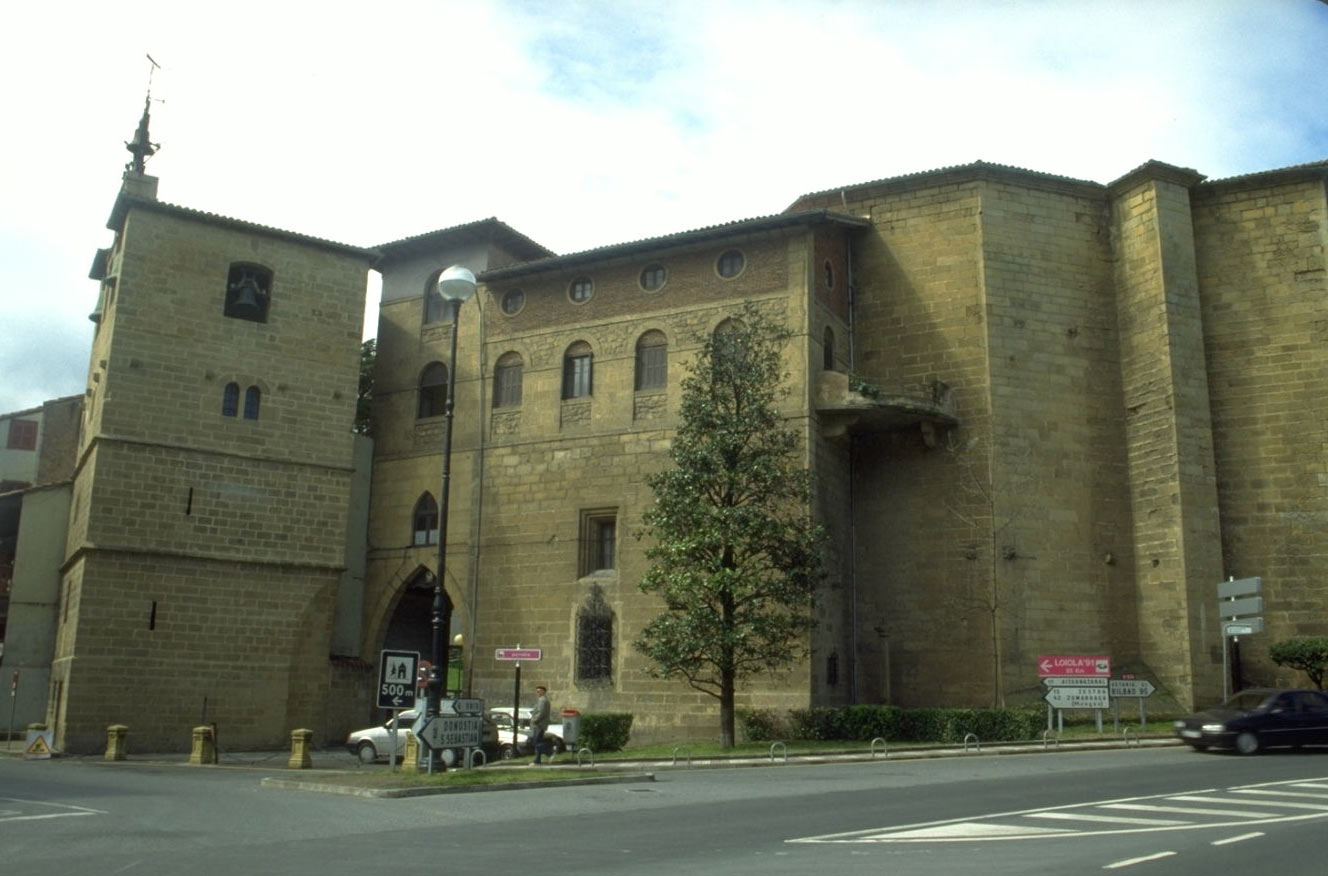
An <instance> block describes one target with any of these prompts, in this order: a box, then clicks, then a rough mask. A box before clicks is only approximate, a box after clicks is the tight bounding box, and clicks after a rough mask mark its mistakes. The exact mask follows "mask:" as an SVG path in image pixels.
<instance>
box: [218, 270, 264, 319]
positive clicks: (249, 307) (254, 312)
mask: <svg viewBox="0 0 1328 876" xmlns="http://www.w3.org/2000/svg"><path fill="white" fill-rule="evenodd" d="M227 309H228V310H229V311H230V312H231V313H232V314H233V315H235V316H238V317H240V318H242V319H256V318H261V317H262V316H263V314H264V313H265V312H266V311H267V291H266V290H264V289H263V287H262V286H260V285H259V283H258V278H256V277H255V276H254V275H253V274H252V273H249V272H245V273H244V274H243V275H241V276H240V278H239V279H238V280H237V281H236V282H234V283H233V284H231V303H230V307H229V308H227Z"/></svg>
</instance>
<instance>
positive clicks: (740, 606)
mask: <svg viewBox="0 0 1328 876" xmlns="http://www.w3.org/2000/svg"><path fill="white" fill-rule="evenodd" d="M789 337H790V332H789V331H788V329H787V328H785V327H783V326H781V325H779V324H777V323H775V322H773V321H772V320H770V319H768V318H767V317H765V316H764V315H762V313H761V312H760V310H759V309H758V308H757V307H756V306H755V305H753V304H751V303H750V302H749V303H748V304H746V305H745V306H744V309H743V312H742V315H741V318H740V319H739V320H731V321H729V322H727V323H725V325H723V326H721V327H720V329H719V330H717V331H716V332H715V333H714V334H713V335H712V336H711V337H710V338H709V339H708V340H707V341H706V342H705V344H704V345H703V346H702V348H701V350H700V352H699V353H698V354H697V357H696V359H695V360H694V361H693V362H691V363H690V364H689V365H688V366H687V371H688V376H687V377H686V378H684V379H683V381H682V399H681V405H680V408H679V421H680V422H679V426H678V432H677V435H676V436H675V438H674V440H673V443H672V447H671V449H670V452H669V455H670V457H671V459H672V463H673V464H672V466H671V467H669V468H668V469H666V470H664V471H662V472H660V473H659V474H657V475H654V476H652V477H650V478H649V479H648V481H647V483H648V484H649V486H650V487H651V489H652V490H653V491H654V494H655V503H654V505H653V506H652V507H651V508H650V509H649V510H648V511H647V512H646V513H645V515H644V522H645V527H644V529H643V530H642V531H641V532H640V533H638V536H639V537H645V538H648V539H651V540H652V542H653V543H652V544H651V545H650V546H649V547H648V548H647V549H646V551H645V555H646V558H647V559H648V560H649V561H650V563H651V565H650V567H649V569H648V570H647V572H646V574H645V576H644V578H643V579H642V581H641V590H642V591H643V592H645V593H652V594H657V595H659V596H660V597H662V598H663V600H664V603H665V605H666V606H667V608H666V610H665V611H664V612H663V613H662V614H660V615H658V616H657V617H655V618H654V620H652V621H651V622H650V623H649V624H648V625H647V626H646V627H645V628H644V629H643V630H642V631H641V633H640V635H639V636H638V637H637V639H636V641H635V643H634V644H635V647H636V648H637V650H639V651H640V652H642V653H643V654H645V655H646V656H647V657H648V658H650V660H651V661H652V662H653V664H654V666H653V667H652V671H653V674H654V675H655V676H656V677H662V678H682V679H684V680H685V681H686V682H687V683H688V684H689V685H691V686H692V687H693V688H695V689H696V690H698V691H701V692H703V693H706V694H709V695H710V696H713V697H715V698H716V699H718V700H719V720H720V732H721V740H722V743H723V744H724V745H725V746H731V745H733V742H734V693H735V690H736V689H737V686H738V685H739V683H741V682H742V681H743V680H745V679H747V678H749V677H751V676H752V675H754V674H756V673H759V672H773V671H776V670H778V669H781V668H785V667H787V666H789V665H791V664H793V663H794V662H796V661H797V660H799V659H801V658H802V657H803V655H804V646H805V642H806V634H807V632H808V631H809V630H810V629H811V627H812V625H813V623H814V621H813V617H812V610H813V607H814V597H815V591H816V587H817V584H818V583H819V582H820V580H821V577H822V574H823V573H822V566H821V557H822V549H823V543H824V533H823V531H822V529H821V527H820V526H819V525H817V524H815V523H814V522H813V521H812V519H811V515H810V505H809V490H808V484H809V475H808V472H807V470H806V469H805V468H800V467H799V465H798V463H799V462H800V460H801V458H802V457H801V454H800V448H801V446H802V442H801V440H800V439H799V437H798V434H797V433H796V431H794V429H793V428H792V427H791V426H790V425H789V424H788V423H787V422H786V421H785V420H784V417H783V416H782V415H781V414H780V412H779V410H778V409H777V403H778V401H779V399H781V398H784V397H786V396H787V395H788V392H789V390H788V387H787V386H786V383H785V382H786V380H787V378H788V374H787V372H786V370H785V369H784V364H783V355H782V354H783V349H784V345H785V343H786V342H787V341H788V339H789Z"/></svg>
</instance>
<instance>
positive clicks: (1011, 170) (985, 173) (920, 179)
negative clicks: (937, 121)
mask: <svg viewBox="0 0 1328 876" xmlns="http://www.w3.org/2000/svg"><path fill="white" fill-rule="evenodd" d="M1015 176H1018V177H1022V178H1025V179H1032V180H1038V181H1041V182H1049V183H1055V184H1057V185H1061V186H1065V185H1069V186H1076V187H1078V186H1088V187H1091V188H1094V189H1101V188H1102V184H1101V183H1096V182H1093V181H1091V180H1084V179H1076V178H1074V177H1070V176H1061V175H1059V174H1054V173H1045V172H1043V171H1040V170H1030V169H1029V168H1026V167H1015V166H1014V165H1010V164H996V163H994V162H990V161H982V160H978V161H974V162H971V163H969V164H952V165H949V166H946V167H938V168H933V169H931V170H921V171H916V172H914V173H905V174H901V175H899V176H889V177H882V178H881V179H874V180H869V181H867V182H860V183H852V184H850V185H846V186H834V187H833V188H828V189H823V190H821V191H819V192H808V193H807V194H805V195H801V196H799V197H798V198H797V199H796V200H794V201H793V203H792V204H790V205H789V206H788V207H787V208H786V209H788V210H795V209H797V208H798V206H799V205H800V204H802V203H804V202H806V201H809V200H813V199H816V198H824V197H827V196H830V195H836V194H838V195H841V196H844V197H847V195H848V193H849V192H856V191H859V190H861V189H869V188H879V187H883V186H890V187H895V186H902V187H910V188H911V187H916V186H920V185H931V184H937V183H940V182H942V181H944V180H945V179H946V178H953V179H979V178H984V177H1015Z"/></svg>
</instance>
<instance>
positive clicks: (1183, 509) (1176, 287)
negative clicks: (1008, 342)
mask: <svg viewBox="0 0 1328 876" xmlns="http://www.w3.org/2000/svg"><path fill="white" fill-rule="evenodd" d="M1193 181H1194V179H1193V177H1192V176H1191V177H1188V178H1187V177H1184V176H1179V177H1178V176H1177V175H1176V174H1168V173H1151V172H1149V171H1148V170H1145V171H1141V172H1140V173H1139V174H1136V175H1135V176H1134V177H1131V178H1127V179H1126V180H1123V181H1121V182H1120V183H1118V184H1117V186H1116V189H1115V190H1114V192H1113V199H1112V209H1113V215H1114V222H1115V226H1116V228H1115V234H1116V284H1117V296H1118V302H1119V304H1118V319H1119V325H1120V335H1121V375H1122V380H1123V389H1124V406H1125V430H1126V451H1127V453H1128V454H1129V467H1130V490H1131V503H1132V505H1133V515H1134V526H1135V576H1136V579H1137V582H1138V588H1139V598H1138V603H1137V610H1138V613H1139V629H1140V647H1141V650H1142V657H1143V659H1144V661H1145V662H1146V663H1147V665H1148V666H1149V668H1150V669H1151V670H1152V671H1153V672H1154V673H1155V674H1156V677H1157V678H1158V679H1160V680H1161V681H1162V682H1163V684H1164V685H1166V686H1167V687H1168V688H1169V689H1171V690H1172V691H1174V692H1175V693H1176V694H1177V696H1178V698H1180V699H1181V701H1182V702H1184V701H1185V700H1186V699H1187V698H1188V697H1190V696H1193V697H1194V698H1196V699H1199V700H1204V701H1207V700H1211V699H1215V698H1217V697H1218V696H1220V693H1221V677H1220V674H1219V672H1217V671H1216V669H1215V667H1220V665H1221V654H1220V651H1214V650H1213V649H1214V648H1217V647H1219V646H1220V640H1219V639H1218V638H1217V637H1216V636H1215V632H1216V627H1215V624H1214V618H1213V614H1212V613H1213V608H1212V603H1213V602H1214V598H1215V597H1214V593H1215V590H1216V585H1217V582H1218V581H1219V580H1221V576H1222V567H1221V542H1220V537H1221V530H1220V524H1219V518H1218V512H1217V489H1216V473H1215V470H1214V462H1213V437H1212V421H1211V418H1210V416H1209V404H1208V381H1207V377H1206V368H1205V360H1204V346H1203V343H1204V335H1203V319H1202V314H1201V312H1200V307H1199V296H1198V284H1197V278H1196V274H1195V256H1194V235H1193V230H1192V227H1191V222H1190V206H1189V192H1188V186H1189V185H1190V184H1192V183H1193ZM1214 658H1216V659H1214Z"/></svg>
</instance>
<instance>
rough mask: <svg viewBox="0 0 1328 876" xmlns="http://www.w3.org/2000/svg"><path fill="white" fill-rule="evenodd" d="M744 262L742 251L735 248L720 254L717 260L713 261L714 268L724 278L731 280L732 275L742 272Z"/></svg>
mask: <svg viewBox="0 0 1328 876" xmlns="http://www.w3.org/2000/svg"><path fill="white" fill-rule="evenodd" d="M746 263H747V262H746V259H744V258H743V256H742V253H740V252H738V251H737V250H736V249H731V250H729V251H728V252H726V253H724V254H723V255H721V256H720V257H719V261H717V262H715V270H716V272H718V273H719V275H720V276H721V277H723V278H724V279H725V280H732V279H733V278H734V277H736V276H738V275H739V274H741V273H742V269H743V266H744V265H745V264H746Z"/></svg>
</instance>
